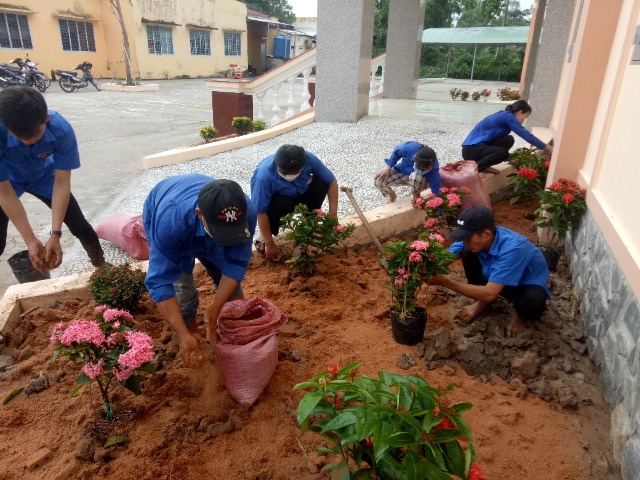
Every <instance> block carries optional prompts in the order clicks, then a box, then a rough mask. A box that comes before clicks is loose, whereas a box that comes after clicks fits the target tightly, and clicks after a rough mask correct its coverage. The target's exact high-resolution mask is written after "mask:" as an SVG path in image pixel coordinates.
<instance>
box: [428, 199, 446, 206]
mask: <svg viewBox="0 0 640 480" xmlns="http://www.w3.org/2000/svg"><path fill="white" fill-rule="evenodd" d="M443 203H444V200H442V199H441V198H440V197H436V198H432V199H431V200H429V201H428V202H427V203H426V204H425V205H426V206H427V207H429V208H440V207H441V206H442V204H443Z"/></svg>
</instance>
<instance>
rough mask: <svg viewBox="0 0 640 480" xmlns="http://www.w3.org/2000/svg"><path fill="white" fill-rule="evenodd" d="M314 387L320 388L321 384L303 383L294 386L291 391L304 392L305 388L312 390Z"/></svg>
mask: <svg viewBox="0 0 640 480" xmlns="http://www.w3.org/2000/svg"><path fill="white" fill-rule="evenodd" d="M312 387H313V388H319V387H320V384H319V383H318V382H302V383H298V384H296V385H294V386H293V388H292V389H291V391H292V392H295V391H297V390H302V389H303V388H312Z"/></svg>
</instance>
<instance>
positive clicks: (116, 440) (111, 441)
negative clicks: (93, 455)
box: [103, 436, 131, 448]
mask: <svg viewBox="0 0 640 480" xmlns="http://www.w3.org/2000/svg"><path fill="white" fill-rule="evenodd" d="M129 440H131V439H130V438H129V437H124V436H117V437H111V438H109V439H107V441H106V442H104V445H103V447H104V448H107V447H110V446H111V445H118V444H120V443H125V442H128V441H129Z"/></svg>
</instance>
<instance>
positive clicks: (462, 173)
mask: <svg viewBox="0 0 640 480" xmlns="http://www.w3.org/2000/svg"><path fill="white" fill-rule="evenodd" d="M440 180H441V181H442V186H443V187H447V188H451V187H468V188H469V190H471V193H469V194H467V195H465V196H464V198H463V199H462V210H464V209H466V208H469V207H472V206H473V205H480V206H482V207H487V208H491V198H490V197H489V192H488V191H487V187H486V186H485V184H484V182H483V181H482V178H480V174H479V173H478V164H477V163H476V162H474V161H473V160H460V161H458V162H454V163H448V164H446V165H444V166H442V167H440Z"/></svg>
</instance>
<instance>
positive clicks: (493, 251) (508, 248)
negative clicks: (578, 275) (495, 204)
mask: <svg viewBox="0 0 640 480" xmlns="http://www.w3.org/2000/svg"><path fill="white" fill-rule="evenodd" d="M463 249H464V243H463V242H455V243H454V244H452V245H451V246H450V247H449V251H450V252H451V253H453V254H454V255H458V254H460V252H462V250H463ZM477 255H478V259H479V260H480V263H481V264H482V275H483V276H484V278H486V279H487V280H488V281H489V282H493V283H498V284H500V285H505V286H509V287H521V286H525V285H538V286H539V287H542V288H543V289H544V291H545V293H546V294H547V297H549V298H551V294H550V293H549V290H548V289H547V279H548V277H549V268H548V267H547V261H546V260H545V258H544V255H543V254H542V252H541V251H540V249H539V248H538V247H536V246H535V245H534V244H533V243H531V242H530V241H529V239H527V238H526V237H524V236H522V235H520V234H519V233H516V232H514V231H512V230H509V229H508V228H505V227H496V236H495V238H494V240H493V244H492V245H491V248H490V249H489V251H488V252H487V251H484V250H481V251H479V252H478V254H477Z"/></svg>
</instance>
